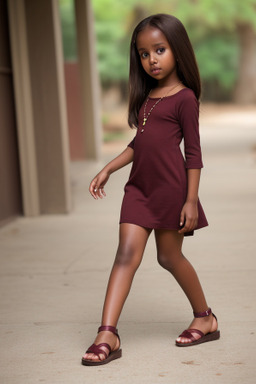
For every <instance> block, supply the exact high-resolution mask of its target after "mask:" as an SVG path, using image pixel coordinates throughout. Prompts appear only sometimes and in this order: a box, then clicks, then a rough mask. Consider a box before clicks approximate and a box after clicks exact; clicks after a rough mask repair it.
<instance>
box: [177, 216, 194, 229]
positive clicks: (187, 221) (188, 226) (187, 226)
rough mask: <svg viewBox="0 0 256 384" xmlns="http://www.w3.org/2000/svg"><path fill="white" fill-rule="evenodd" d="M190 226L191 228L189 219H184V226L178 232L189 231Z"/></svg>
mask: <svg viewBox="0 0 256 384" xmlns="http://www.w3.org/2000/svg"><path fill="white" fill-rule="evenodd" d="M190 226H191V219H188V218H187V217H186V221H185V225H184V227H183V228H182V229H180V230H179V233H185V232H189V231H190Z"/></svg>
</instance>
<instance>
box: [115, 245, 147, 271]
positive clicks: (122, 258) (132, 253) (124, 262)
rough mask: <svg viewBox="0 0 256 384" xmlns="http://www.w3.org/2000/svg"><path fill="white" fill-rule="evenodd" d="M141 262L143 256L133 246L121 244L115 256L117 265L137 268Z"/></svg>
mask: <svg viewBox="0 0 256 384" xmlns="http://www.w3.org/2000/svg"><path fill="white" fill-rule="evenodd" d="M140 262H141V257H140V256H139V255H138V254H137V252H136V250H135V249H134V248H133V247H131V246H119V247H118V250H117V254H116V258H115V265H116V266H121V267H129V268H132V269H134V270H136V269H137V268H138V267H139V265H140Z"/></svg>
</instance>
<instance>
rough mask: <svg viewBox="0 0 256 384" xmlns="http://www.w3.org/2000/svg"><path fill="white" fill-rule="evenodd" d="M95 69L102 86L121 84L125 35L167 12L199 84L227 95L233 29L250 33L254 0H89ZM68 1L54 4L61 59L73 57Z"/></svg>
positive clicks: (233, 72) (255, 15) (233, 61)
mask: <svg viewBox="0 0 256 384" xmlns="http://www.w3.org/2000/svg"><path fill="white" fill-rule="evenodd" d="M91 1H92V6H93V11H94V18H95V31H96V36H97V47H96V49H97V54H98V58H99V70H100V77H101V80H102V84H103V85H104V86H106V85H109V84H112V83H121V82H126V81H127V79H128V61H129V58H128V55H129V40H130V34H131V31H132V29H133V28H134V26H135V25H136V24H137V22H138V21H139V20H140V19H141V18H143V17H146V16H148V15H150V14H153V13H162V12H163V13H170V14H174V15H175V16H176V17H178V18H179V19H180V20H181V21H182V22H183V23H184V25H185V27H186V29H187V31H188V33H189V36H190V38H191V41H192V44H193V46H194V47H195V52H196V56H197V60H198V64H199V69H200V73H201V76H202V79H203V81H204V83H205V84H212V83H214V84H218V86H219V87H220V89H221V88H222V89H223V92H224V93H227V92H229V93H230V94H231V92H232V90H233V88H234V84H235V81H236V77H237V71H238V60H239V49H238V46H239V41H238V34H237V29H238V26H240V25H243V24H250V25H252V26H253V27H255V29H256V0H158V1H157V2H156V1H155V0H129V1H127V0H91ZM72 4H73V1H72V0H60V5H61V18H62V25H63V40H64V52H65V58H68V59H70V58H71V59H72V58H75V57H76V44H75V29H74V12H73V5H72Z"/></svg>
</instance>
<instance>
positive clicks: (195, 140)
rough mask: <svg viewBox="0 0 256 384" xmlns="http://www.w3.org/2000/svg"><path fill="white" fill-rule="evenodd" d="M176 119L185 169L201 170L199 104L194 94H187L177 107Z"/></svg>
mask: <svg viewBox="0 0 256 384" xmlns="http://www.w3.org/2000/svg"><path fill="white" fill-rule="evenodd" d="M178 118H179V122H180V126H181V129H182V133H183V137H184V152H185V164H186V168H192V169H200V168H203V161H202V152H201V145H200V135H199V102H198V100H197V99H196V97H195V95H194V93H192V92H191V93H187V94H186V95H185V97H184V98H183V99H182V100H181V102H180V104H179V106H178Z"/></svg>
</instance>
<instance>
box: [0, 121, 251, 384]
mask: <svg viewBox="0 0 256 384" xmlns="http://www.w3.org/2000/svg"><path fill="white" fill-rule="evenodd" d="M233 120H234V121H233V122H232V124H231V123H230V122H227V121H226V122H223V123H221V124H219V126H218V128H216V129H214V128H213V126H212V124H213V123H214V124H217V122H216V121H214V122H211V121H208V122H207V121H205V122H204V126H203V127H202V129H201V137H202V143H203V148H204V163H205V169H204V170H203V173H202V181H201V189H200V197H201V201H202V203H203V206H204V208H205V211H206V213H207V217H208V219H209V222H210V227H209V228H207V229H203V230H201V231H198V232H197V233H196V236H194V238H190V239H186V240H185V244H184V253H185V254H186V256H187V257H188V258H189V259H190V260H191V262H192V264H193V265H194V266H195V268H196V270H197V271H198V274H199V276H200V279H201V282H202V284H203V287H204V290H205V292H206V295H207V299H208V302H209V303H210V305H211V306H212V307H213V309H214V312H215V313H216V314H217V316H218V318H219V325H220V329H221V339H220V340H219V341H217V342H213V343H208V344H203V345H199V346H197V347H193V348H180V349H179V348H177V347H175V345H174V340H175V337H176V336H177V335H178V334H179V332H181V331H182V330H183V329H184V328H185V327H186V326H187V325H188V324H189V322H190V321H191V317H192V314H191V310H190V307H189V304H188V302H187V300H186V298H185V297H184V294H183V293H182V292H181V290H180V288H179V286H178V285H177V283H176V282H175V281H174V280H173V279H172V278H171V276H169V274H168V273H167V272H165V271H164V270H162V269H161V268H160V267H159V266H158V265H157V263H156V260H155V245H154V239H153V236H152V237H151V238H150V240H149V243H148V246H147V249H146V253H145V257H144V260H143V263H142V265H141V267H140V269H139V271H138V273H137V275H136V278H135V281H134V285H133V288H132V291H131V294H130V296H129V299H128V301H127V303H126V306H125V308H124V311H123V313H122V316H121V319H120V323H119V332H120V335H121V338H122V346H123V358H122V359H120V360H118V361H116V362H112V363H111V364H109V365H107V366H103V367H99V368H96V367H84V366H81V365H80V357H81V355H82V353H83V352H84V350H85V348H86V347H88V346H89V345H90V344H91V342H92V341H93V338H94V336H95V333H96V330H97V327H98V325H99V320H100V315H101V305H102V302H103V298H104V293H105V286H106V283H107V279H108V275H109V271H110V268H111V264H112V260H113V256H114V253H115V249H116V245H117V240H118V215H119V208H120V204H121V199H122V188H123V184H124V182H125V180H126V178H127V175H128V172H129V169H128V168H127V169H123V170H121V171H119V172H118V173H117V174H114V175H112V176H111V179H110V182H109V185H108V187H107V188H106V191H107V194H108V197H107V199H105V200H104V201H94V200H93V199H92V198H90V196H89V194H88V193H87V189H88V183H89V181H90V180H91V178H92V177H93V176H94V174H95V173H96V172H97V171H98V170H99V169H100V168H101V166H102V164H96V163H93V162H91V163H90V162H86V163H83V162H81V163H73V164H72V165H71V171H72V188H73V197H74V200H73V204H74V207H73V211H72V213H71V214H70V215H66V216H62V215H58V216H43V217H39V218H34V219H32V218H19V219H17V220H15V221H14V222H12V223H10V224H8V225H6V226H5V227H3V228H1V230H0V254H1V256H0V276H1V279H0V292H1V296H0V311H1V314H0V337H1V338H0V340H1V343H0V354H1V355H0V383H1V384H35V383H48V384H55V383H62V384H66V383H67V384H68V383H70V384H73V383H74V384H80V383H81V384H82V383H90V384H91V383H97V384H100V383H104V384H106V383H112V384H117V383H127V384H137V383H138V384H150V383H152V384H158V383H172V384H196V383H197V384H198V383H208V384H211V383H213V384H215V383H227V384H235V383H239V384H241V383H244V384H252V383H255V373H256V368H255V356H256V342H255V329H256V309H255V279H256V273H255V269H256V241H255V219H256V175H255V172H256V158H255V153H254V152H253V150H252V147H253V146H255V143H256V129H255V123H253V122H252V121H251V120H250V119H249V120H250V121H249V120H248V121H247V122H244V121H245V120H244V119H242V122H241V121H240V120H239V119H238V117H237V118H236V116H234V119H233ZM255 121H256V120H255ZM117 147H118V146H117ZM117 147H116V146H115V147H110V146H106V147H105V155H104V162H105V161H107V160H108V159H109V158H110V157H111V156H112V155H111V156H110V153H109V152H112V151H113V150H114V149H116V150H119V148H117ZM104 162H102V163H104Z"/></svg>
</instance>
